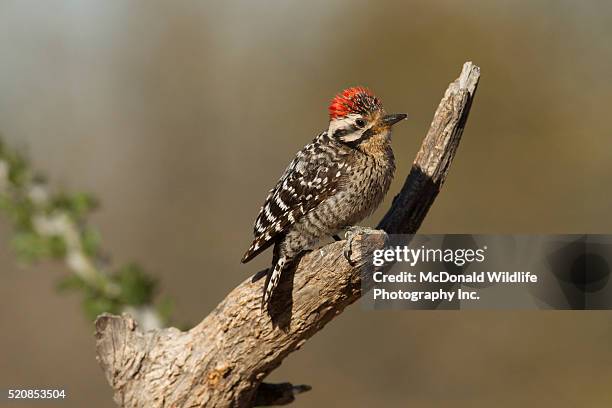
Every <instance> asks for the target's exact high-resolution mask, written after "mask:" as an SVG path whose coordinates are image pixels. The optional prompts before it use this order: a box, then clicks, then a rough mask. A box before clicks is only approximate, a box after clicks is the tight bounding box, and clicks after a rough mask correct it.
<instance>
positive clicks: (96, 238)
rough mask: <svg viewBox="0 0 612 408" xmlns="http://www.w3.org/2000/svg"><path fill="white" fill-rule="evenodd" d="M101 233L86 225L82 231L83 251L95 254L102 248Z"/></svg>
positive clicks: (91, 254)
mask: <svg viewBox="0 0 612 408" xmlns="http://www.w3.org/2000/svg"><path fill="white" fill-rule="evenodd" d="M100 240H101V237H100V234H99V233H98V231H97V230H96V229H94V228H91V227H86V228H85V229H84V230H83V232H82V233H81V242H82V244H83V251H85V253H86V254H87V255H89V256H95V255H96V254H97V253H98V251H99V249H100Z"/></svg>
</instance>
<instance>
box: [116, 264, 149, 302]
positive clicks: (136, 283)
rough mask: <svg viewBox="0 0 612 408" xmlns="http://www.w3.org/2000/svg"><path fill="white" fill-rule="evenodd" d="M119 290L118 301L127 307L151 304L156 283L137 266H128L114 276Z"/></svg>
mask: <svg viewBox="0 0 612 408" xmlns="http://www.w3.org/2000/svg"><path fill="white" fill-rule="evenodd" d="M114 278H115V280H116V282H117V283H118V284H119V287H120V288H121V294H120V295H119V300H120V301H121V302H122V303H124V304H127V305H143V304H146V303H151V301H152V300H153V295H154V293H155V289H156V288H157V281H156V280H155V279H154V278H152V277H150V276H148V275H147V274H146V273H145V272H144V271H143V270H142V269H141V268H140V267H139V266H138V265H136V264H129V265H126V266H124V267H123V268H121V269H120V270H119V271H118V272H117V273H116V275H115V276H114Z"/></svg>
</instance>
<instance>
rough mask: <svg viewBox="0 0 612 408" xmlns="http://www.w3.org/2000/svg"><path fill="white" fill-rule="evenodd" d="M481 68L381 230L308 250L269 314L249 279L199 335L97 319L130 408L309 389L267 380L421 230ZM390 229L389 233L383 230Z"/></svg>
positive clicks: (466, 73)
mask: <svg viewBox="0 0 612 408" xmlns="http://www.w3.org/2000/svg"><path fill="white" fill-rule="evenodd" d="M479 77H480V69H479V68H478V67H477V66H475V65H473V64H472V63H471V62H467V63H465V64H464V66H463V70H462V72H461V75H460V76H459V78H458V79H457V80H456V81H454V82H453V83H451V84H450V85H449V87H448V89H447V90H446V93H445V95H444V97H443V99H442V101H441V102H440V105H439V106H438V109H437V110H436V113H435V115H434V119H433V121H432V123H431V128H430V129H429V132H428V133H427V136H426V137H425V140H424V141H423V144H422V146H421V149H420V151H419V153H418V155H417V158H416V160H415V161H414V164H413V167H412V170H411V172H410V174H409V175H408V177H407V179H406V182H405V183H404V186H403V188H402V190H401V192H400V193H399V194H398V195H397V196H396V197H395V199H394V200H393V204H392V206H391V208H390V209H389V211H388V212H387V214H386V215H385V216H384V217H383V219H382V221H381V222H380V224H379V226H378V228H379V229H381V230H384V231H374V232H372V233H368V234H361V235H357V236H356V237H355V238H354V241H353V254H352V261H353V262H351V263H352V264H353V265H351V264H349V263H348V262H347V261H346V259H345V258H344V256H343V248H344V245H345V242H342V241H341V242H335V243H331V244H329V245H326V246H324V247H322V248H320V249H318V250H316V251H313V252H310V253H308V254H306V255H305V256H304V257H303V258H302V259H301V260H300V262H299V264H298V265H297V267H296V269H295V270H294V271H291V272H290V273H286V274H284V275H283V279H282V280H281V283H280V285H279V287H278V289H277V292H278V294H276V295H275V297H274V298H273V304H272V305H271V316H272V317H270V316H269V315H268V314H262V313H261V312H260V301H261V293H262V285H263V279H261V280H257V279H256V277H254V278H252V279H247V280H245V281H244V282H242V283H241V284H240V285H239V286H238V287H236V288H235V289H234V290H233V291H232V292H230V293H229V294H228V295H227V296H226V298H225V299H224V300H223V301H222V302H221V303H220V304H219V305H218V306H217V307H216V308H215V309H214V310H213V311H212V312H211V313H210V314H209V315H208V316H207V317H206V318H204V320H203V321H202V322H201V323H200V324H198V325H197V326H196V327H194V328H193V329H191V330H189V331H187V332H181V331H179V330H177V329H175V328H168V329H162V330H151V331H147V332H143V331H141V330H140V329H139V328H138V327H137V325H136V323H135V322H134V320H133V319H132V318H130V317H129V316H128V315H123V316H113V315H108V314H105V315H102V316H100V317H99V318H98V319H97V320H96V347H97V359H98V361H99V362H100V365H101V366H102V368H103V370H104V372H105V374H106V378H107V380H108V382H109V383H110V385H111V386H112V387H113V390H114V391H115V397H114V398H115V401H116V402H117V404H119V405H120V406H123V407H251V406H254V405H281V404H286V403H289V402H291V401H293V399H294V395H295V394H297V393H299V392H303V391H307V390H308V389H310V387H308V386H304V385H300V386H294V385H292V384H289V383H282V384H266V383H262V380H263V379H264V378H265V377H266V376H267V375H268V374H269V373H270V372H271V371H272V370H274V369H275V368H276V367H278V366H279V365H280V364H281V362H282V361H283V359H284V358H285V357H287V356H288V355H289V353H291V352H293V351H295V350H297V349H299V348H300V347H301V346H302V344H304V342H305V341H306V340H307V339H309V338H310V337H311V336H313V335H314V334H315V333H317V332H318V331H319V330H321V329H322V328H323V327H324V326H325V325H326V324H327V323H328V322H329V321H330V320H332V319H333V318H334V317H335V316H337V315H338V314H340V313H341V312H342V311H343V310H344V309H345V308H346V307H347V306H349V305H350V304H352V303H353V302H355V301H356V300H357V299H359V297H360V296H361V266H363V265H366V264H367V263H368V262H369V261H370V259H371V256H372V252H373V251H374V250H375V249H379V248H383V247H384V245H385V241H386V233H394V234H398V233H402V234H411V233H415V232H416V231H417V229H418V228H419V226H420V225H421V223H422V221H423V219H424V218H425V215H426V214H427V211H428V210H429V208H430V207H431V205H432V203H433V201H434V199H435V198H436V196H437V194H438V192H439V191H440V188H441V187H442V184H443V183H444V180H445V179H446V175H447V174H448V171H449V167H450V164H451V162H452V160H453V158H454V156H455V153H456V151H457V146H458V145H459V141H460V139H461V134H462V132H463V129H464V127H465V123H466V120H467V117H468V113H469V110H470V106H471V103H472V100H473V98H474V94H475V91H476V87H477V84H478V80H479ZM385 231H386V233H385Z"/></svg>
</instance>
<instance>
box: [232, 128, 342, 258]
mask: <svg viewBox="0 0 612 408" xmlns="http://www.w3.org/2000/svg"><path fill="white" fill-rule="evenodd" d="M343 163H344V160H342V157H340V156H339V154H338V149H337V148H336V149H332V148H331V146H330V145H329V139H327V135H326V133H325V132H323V133H321V134H320V135H319V136H318V137H317V138H316V139H315V140H314V141H313V142H312V143H310V144H308V145H306V146H305V147H304V148H303V149H302V150H301V151H300V152H298V153H297V154H296V156H295V158H294V159H293V161H292V162H291V163H290V164H289V166H288V167H287V169H286V170H285V172H284V174H283V176H282V177H281V179H280V180H279V181H278V183H277V184H276V186H275V187H274V188H273V189H272V190H270V192H269V193H268V197H267V198H266V201H265V203H264V205H263V206H262V207H261V210H260V212H259V215H258V216H257V220H256V221H255V225H254V228H253V233H254V235H255V238H254V240H253V243H252V244H251V246H250V247H249V249H248V250H247V252H246V253H245V254H244V257H243V258H242V262H248V261H250V260H251V259H253V258H254V257H255V256H257V255H258V254H259V253H260V252H262V251H264V250H265V249H266V248H268V247H269V246H270V245H272V244H273V243H274V242H275V241H276V239H277V238H278V237H279V236H281V235H282V234H284V233H286V232H287V231H288V229H289V227H290V226H291V225H293V224H295V223H296V222H297V221H298V220H299V219H300V218H301V217H303V216H304V214H306V213H308V212H309V211H310V210H312V209H313V208H315V207H316V206H317V205H318V204H320V203H321V202H322V201H323V200H325V199H326V198H328V197H329V196H330V195H332V194H334V193H335V192H336V190H337V189H338V188H340V184H341V182H342V179H343V177H342V176H343V175H344V173H345V170H346V167H345V166H344V164H343Z"/></svg>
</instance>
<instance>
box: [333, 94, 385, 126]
mask: <svg viewBox="0 0 612 408" xmlns="http://www.w3.org/2000/svg"><path fill="white" fill-rule="evenodd" d="M379 109H382V104H381V103H380V101H379V100H378V98H377V97H376V96H374V94H373V93H372V92H370V90H369V89H367V88H364V87H361V86H355V87H352V88H347V89H345V90H344V91H342V93H339V94H338V95H336V96H335V97H334V99H332V101H331V104H330V105H329V118H330V119H338V118H343V117H345V116H346V115H349V114H351V113H356V114H361V115H364V114H367V113H370V112H372V111H375V110H379Z"/></svg>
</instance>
